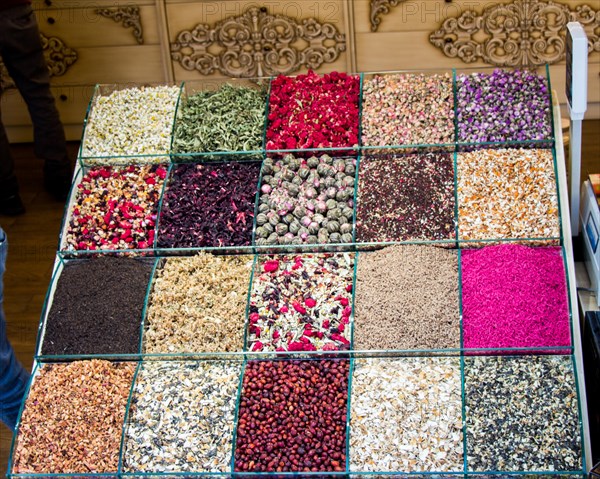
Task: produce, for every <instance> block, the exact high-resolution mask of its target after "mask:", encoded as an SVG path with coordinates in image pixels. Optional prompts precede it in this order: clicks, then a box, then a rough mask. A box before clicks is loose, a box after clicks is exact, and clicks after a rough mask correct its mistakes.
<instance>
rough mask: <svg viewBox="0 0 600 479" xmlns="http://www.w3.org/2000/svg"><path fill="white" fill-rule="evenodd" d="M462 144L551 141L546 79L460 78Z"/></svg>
mask: <svg viewBox="0 0 600 479" xmlns="http://www.w3.org/2000/svg"><path fill="white" fill-rule="evenodd" d="M456 83H457V86H456V116H457V124H458V141H459V142H504V141H529V140H546V139H548V138H551V136H552V129H551V124H550V111H551V105H550V104H551V102H550V93H549V91H548V84H547V81H546V78H545V77H544V76H541V75H536V74H535V73H532V72H530V71H525V70H500V69H497V70H494V72H493V73H491V74H487V73H472V74H469V75H464V74H463V75H457V78H456Z"/></svg>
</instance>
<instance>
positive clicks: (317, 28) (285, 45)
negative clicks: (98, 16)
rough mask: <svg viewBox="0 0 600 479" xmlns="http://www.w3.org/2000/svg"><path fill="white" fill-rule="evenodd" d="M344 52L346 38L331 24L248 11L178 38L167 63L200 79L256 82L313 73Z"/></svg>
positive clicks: (182, 33) (264, 8) (252, 9)
mask: <svg viewBox="0 0 600 479" xmlns="http://www.w3.org/2000/svg"><path fill="white" fill-rule="evenodd" d="M345 50H346V37H345V35H344V34H343V33H341V32H340V31H339V30H338V29H337V28H336V26H335V25H333V24H331V23H327V22H323V23H321V22H319V21H318V20H316V19H315V18H306V19H302V20H298V19H296V18H292V17H289V16H286V15H282V14H270V13H269V12H268V9H267V8H266V7H260V8H259V7H250V8H248V9H246V10H245V11H244V12H243V14H242V15H234V16H231V17H227V18H225V19H224V20H222V21H219V22H216V23H215V24H213V25H210V24H198V25H196V26H195V27H194V28H193V29H192V30H183V31H181V32H179V33H178V34H177V37H176V41H175V42H173V43H172V44H171V57H172V59H173V60H174V61H176V62H179V64H180V65H181V66H182V67H183V68H184V69H186V70H188V71H197V72H199V73H200V74H202V75H211V74H213V73H217V74H220V75H223V76H231V77H257V76H270V75H277V74H279V73H282V74H290V73H293V72H295V71H298V70H299V69H301V68H311V69H318V68H319V67H320V66H321V65H323V64H324V63H332V62H334V61H336V60H337V59H338V58H339V56H340V54H341V53H342V52H344V51H345Z"/></svg>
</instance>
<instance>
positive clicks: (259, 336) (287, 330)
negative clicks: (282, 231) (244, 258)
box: [247, 253, 354, 351]
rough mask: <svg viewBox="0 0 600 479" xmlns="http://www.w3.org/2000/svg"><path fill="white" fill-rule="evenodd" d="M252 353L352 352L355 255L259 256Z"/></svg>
mask: <svg viewBox="0 0 600 479" xmlns="http://www.w3.org/2000/svg"><path fill="white" fill-rule="evenodd" d="M256 268H257V269H256V270H255V273H254V284H253V285H252V293H251V297H250V316H249V326H248V335H247V341H248V343H247V344H248V350H250V351H319V350H324V351H335V350H339V349H350V339H351V337H352V335H351V324H350V317H351V315H352V275H353V268H354V255H353V254H350V253H343V254H329V253H326V254H305V255H302V256H266V257H259V260H258V262H257V266H256Z"/></svg>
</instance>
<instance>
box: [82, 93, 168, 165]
mask: <svg viewBox="0 0 600 479" xmlns="http://www.w3.org/2000/svg"><path fill="white" fill-rule="evenodd" d="M179 89H180V87H179V86H166V85H163V86H141V87H134V88H124V89H122V90H115V91H113V92H111V93H110V94H108V95H99V96H97V97H96V98H95V101H94V104H93V105H92V110H91V114H90V118H89V119H88V121H87V124H86V126H85V134H84V137H83V145H82V156H83V157H84V158H85V159H86V163H88V164H99V163H102V164H112V163H117V162H122V161H123V158H106V157H123V156H126V155H167V154H168V153H169V149H170V146H171V132H172V129H173V122H174V119H175V109H176V107H177V100H178V98H179ZM94 157H96V158H94ZM102 157H105V158H102ZM135 161H136V162H138V163H142V162H156V161H158V162H161V161H162V162H164V161H165V157H163V158H156V157H137V158H135Z"/></svg>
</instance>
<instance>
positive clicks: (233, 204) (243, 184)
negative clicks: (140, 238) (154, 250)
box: [158, 162, 260, 248]
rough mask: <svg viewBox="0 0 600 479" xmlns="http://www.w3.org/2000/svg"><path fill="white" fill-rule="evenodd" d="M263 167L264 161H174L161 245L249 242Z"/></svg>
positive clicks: (164, 211) (215, 245)
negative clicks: (178, 162)
mask: <svg viewBox="0 0 600 479" xmlns="http://www.w3.org/2000/svg"><path fill="white" fill-rule="evenodd" d="M259 172H260V163H259V162H253V163H218V164H197V165H193V164H183V165H177V166H175V167H174V169H173V171H172V174H171V177H170V179H169V181H168V183H167V188H166V189H165V194H164V200H163V205H162V209H161V212H160V223H159V229H158V246H159V247H163V248H194V247H222V246H248V245H250V244H251V243H252V227H253V224H254V208H255V203H256V188H257V183H258V175H259Z"/></svg>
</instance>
